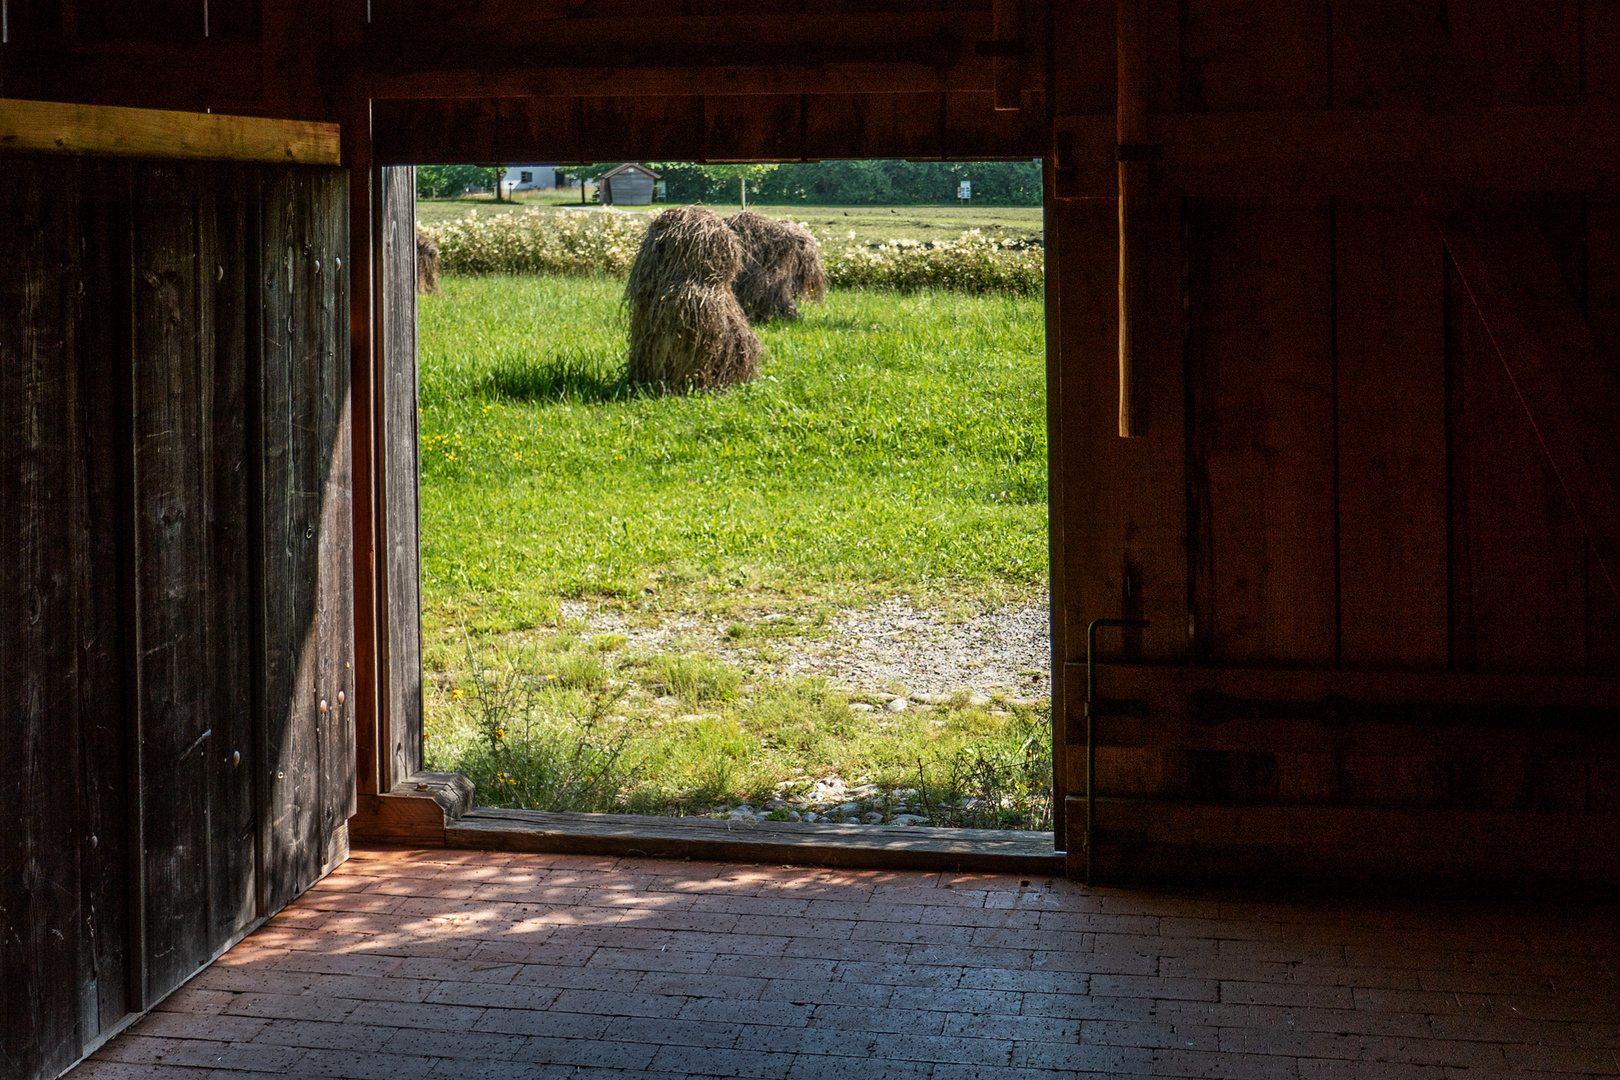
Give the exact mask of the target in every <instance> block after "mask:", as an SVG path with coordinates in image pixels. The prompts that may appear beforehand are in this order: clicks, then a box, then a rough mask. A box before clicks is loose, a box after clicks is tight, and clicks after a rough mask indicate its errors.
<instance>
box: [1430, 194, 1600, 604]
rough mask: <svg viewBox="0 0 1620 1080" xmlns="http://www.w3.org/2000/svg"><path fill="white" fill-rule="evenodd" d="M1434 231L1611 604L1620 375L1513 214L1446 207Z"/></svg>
mask: <svg viewBox="0 0 1620 1080" xmlns="http://www.w3.org/2000/svg"><path fill="white" fill-rule="evenodd" d="M1439 223H1440V229H1441V232H1442V234H1443V235H1444V236H1445V240H1446V248H1447V250H1448V251H1449V253H1450V255H1451V259H1452V262H1453V263H1454V265H1455V266H1456V268H1457V271H1458V277H1459V280H1460V281H1461V283H1462V285H1463V287H1464V288H1465V289H1466V290H1467V294H1468V296H1469V297H1470V299H1471V300H1472V301H1473V305H1474V308H1475V310H1476V311H1477V312H1478V314H1479V318H1480V320H1481V321H1482V322H1483V325H1484V329H1485V331H1486V333H1487V334H1488V335H1489V339H1490V342H1491V345H1492V347H1493V348H1494V351H1495V352H1496V354H1497V355H1498V356H1499V357H1500V358H1501V361H1502V364H1503V366H1504V367H1505V369H1506V371H1507V375H1508V378H1509V379H1510V380H1511V383H1512V386H1513V389H1514V391H1515V392H1516V393H1517V395H1518V398H1519V400H1520V402H1522V404H1523V407H1524V410H1525V412H1526V414H1527V415H1528V417H1529V420H1530V424H1531V426H1532V428H1533V430H1534V433H1535V435H1536V437H1537V438H1538V439H1539V441H1540V443H1541V445H1542V447H1543V448H1544V450H1545V452H1546V456H1547V459H1548V460H1549V461H1550V462H1551V465H1552V468H1553V471H1554V473H1555V474H1556V476H1557V479H1558V482H1559V484H1560V485H1561V487H1562V489H1563V492H1564V494H1565V495H1566V496H1567V497H1568V501H1569V503H1570V505H1571V508H1572V509H1573V511H1574V513H1575V515H1576V517H1577V518H1578V519H1579V520H1580V522H1581V524H1582V526H1583V527H1584V530H1585V533H1586V539H1587V541H1588V543H1589V545H1590V548H1591V553H1592V556H1593V558H1594V559H1595V560H1596V561H1597V563H1598V564H1599V565H1600V566H1601V567H1602V568H1603V570H1604V572H1605V573H1606V574H1607V576H1608V579H1609V583H1610V585H1611V587H1612V588H1613V590H1614V591H1615V593H1616V595H1617V596H1620V439H1617V438H1616V435H1615V431H1614V428H1613V422H1614V418H1615V417H1616V416H1620V365H1616V363H1615V361H1614V358H1613V357H1612V356H1609V355H1606V354H1605V353H1604V352H1603V351H1602V350H1601V349H1600V348H1599V346H1598V344H1597V341H1596V340H1595V338H1594V337H1593V335H1592V332H1591V328H1590V326H1589V325H1588V323H1587V321H1586V316H1585V313H1584V312H1583V311H1582V310H1581V304H1580V302H1579V300H1578V299H1577V297H1576V295H1575V293H1574V292H1572V290H1571V285H1570V282H1569V274H1568V272H1567V271H1566V269H1565V268H1564V267H1561V266H1560V263H1559V260H1558V258H1557V253H1556V252H1555V250H1554V248H1553V246H1552V245H1551V244H1550V243H1549V242H1548V240H1547V239H1546V238H1545V236H1544V235H1543V233H1542V230H1541V229H1540V228H1538V227H1537V225H1536V224H1535V223H1534V222H1532V221H1530V220H1529V219H1528V218H1527V217H1526V216H1525V215H1524V214H1523V213H1522V212H1519V211H1516V210H1508V211H1500V210H1496V211H1492V210H1491V209H1488V208H1485V207H1479V206H1473V207H1466V206H1459V207H1446V208H1445V209H1443V210H1442V211H1441V212H1440V213H1439Z"/></svg>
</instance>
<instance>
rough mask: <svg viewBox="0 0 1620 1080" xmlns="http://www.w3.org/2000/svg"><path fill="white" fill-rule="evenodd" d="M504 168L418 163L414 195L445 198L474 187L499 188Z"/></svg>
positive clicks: (424, 197) (427, 197)
mask: <svg viewBox="0 0 1620 1080" xmlns="http://www.w3.org/2000/svg"><path fill="white" fill-rule="evenodd" d="M505 175H506V170H505V169H492V168H488V167H486V166H483V165H418V166H417V167H416V197H417V198H419V199H446V198H453V197H454V196H457V195H460V194H461V193H462V192H464V191H467V190H469V189H474V188H486V187H488V188H494V189H495V190H496V191H497V192H499V190H500V184H501V177H503V176H505Z"/></svg>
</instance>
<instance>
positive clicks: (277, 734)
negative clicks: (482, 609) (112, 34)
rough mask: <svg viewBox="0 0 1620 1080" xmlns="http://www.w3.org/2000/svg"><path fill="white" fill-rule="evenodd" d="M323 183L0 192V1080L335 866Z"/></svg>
mask: <svg viewBox="0 0 1620 1080" xmlns="http://www.w3.org/2000/svg"><path fill="white" fill-rule="evenodd" d="M346 184H347V179H346V176H345V175H344V174H343V173H341V172H340V171H338V170H319V169H292V168H263V167H255V166H244V165H229V164H221V165H212V164H175V163H156V162H154V163H145V162H133V163H131V162H104V161H79V160H73V159H51V160H32V159H26V158H11V159H8V160H7V161H6V162H5V163H4V166H3V167H0V198H3V199H4V205H6V206H7V207H10V208H14V212H11V213H8V214H6V215H5V216H4V219H3V220H0V265H3V266H4V267H5V273H4V274H3V275H0V424H3V425H4V428H3V429H4V430H5V431H6V432H7V438H6V439H4V440H0V506H3V507H4V513H3V514H0V710H3V713H0V798H3V799H4V800H5V803H6V806H7V813H6V814H5V815H3V816H0V1060H3V1061H4V1062H5V1075H7V1076H13V1075H15V1076H27V1077H33V1076H49V1075H54V1074H55V1073H56V1072H59V1071H60V1070H61V1069H63V1068H65V1067H66V1066H67V1065H69V1064H71V1063H72V1062H73V1061H74V1060H75V1059H77V1058H78V1057H79V1056H80V1055H81V1054H82V1053H83V1052H84V1051H85V1049H86V1048H87V1047H90V1046H92V1045H94V1044H95V1043H96V1042H97V1041H98V1040H99V1039H100V1038H102V1037H103V1036H104V1035H105V1034H106V1033H108V1032H110V1031H111V1030H113V1029H114V1028H116V1027H117V1026H118V1025H119V1024H120V1023H121V1022H122V1021H123V1020H124V1019H125V1018H126V1017H127V1016H128V1015H130V1014H131V1013H133V1012H138V1011H140V1010H141V1009H143V1008H146V1007H148V1006H150V1005H151V1004H152V1003H153V1002H154V1001H156V1000H157V999H158V998H160V997H161V996H162V995H164V994H166V993H167V992H168V991H169V990H171V989H173V988H174V987H175V986H177V985H179V983H181V982H183V981H184V980H185V979H187V978H189V977H190V976H191V975H192V974H193V973H194V972H195V971H196V970H197V969H198V968H199V967H201V966H202V965H204V964H206V963H208V962H209V961H210V960H211V959H212V958H213V956H214V955H216V954H217V952H218V951H219V950H220V949H221V948H223V947H225V946H226V945H228V944H229V943H231V942H233V941H234V940H236V939H237V938H239V937H240V936H241V935H242V934H243V933H244V932H246V931H247V930H248V929H249V928H250V927H251V926H253V925H254V924H255V923H256V921H257V920H258V919H260V918H262V917H263V916H266V915H268V914H270V913H271V912H273V911H274V910H275V909H276V908H277V907H279V906H280V905H282V904H284V903H286V902H287V901H288V900H290V899H292V898H293V897H294V896H296V895H298V893H300V892H302V891H303V890H304V889H305V888H307V887H308V886H309V885H310V884H311V883H312V882H313V881H314V880H316V878H317V877H318V876H319V875H320V874H321V873H322V871H323V870H324V869H325V868H327V867H328V866H329V865H330V863H331V861H332V858H333V856H334V855H335V854H339V855H340V852H341V850H342V848H343V845H344V840H343V837H344V833H343V829H342V826H343V823H344V822H345V821H346V819H347V817H348V816H349V813H350V811H351V809H352V800H353V790H354V779H353V758H354V735H353V724H352V720H351V719H350V717H349V712H350V711H351V710H350V709H349V708H348V707H346V706H343V705H339V704H338V703H337V695H338V692H339V691H340V690H343V689H347V691H348V692H347V694H346V695H345V700H346V701H349V702H352V700H353V679H354V675H353V671H352V668H351V667H350V666H349V665H350V664H351V663H352V644H351V642H352V629H351V623H352V612H351V610H350V609H351V608H352V604H351V602H350V599H349V595H350V590H351V588H352V586H351V574H350V552H351V550H352V546H351V543H350V524H349V520H350V512H351V508H350V505H349V495H348V488H349V458H348V453H349V451H348V432H347V426H346V424H347V420H346V417H347V398H346V391H347V386H348V355H347V353H348V334H347V311H348V309H347V290H346V286H345V284H344V278H343V274H342V272H341V271H339V270H338V269H337V266H336V259H337V257H338V256H340V255H342V254H343V253H344V251H345V249H346V246H347V242H348V221H347V216H346V213H345V201H346V200H345V193H346ZM317 261H319V262H320V263H321V269H320V270H319V271H318V272H317V271H316V270H315V263H316V262H317ZM322 700H327V701H328V702H329V707H328V711H327V712H326V713H322V712H320V708H319V703H320V702H321V701H322Z"/></svg>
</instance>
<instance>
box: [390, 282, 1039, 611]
mask: <svg viewBox="0 0 1620 1080" xmlns="http://www.w3.org/2000/svg"><path fill="white" fill-rule="evenodd" d="M620 289H621V287H620V285H619V283H618V282H616V281H611V280H603V279H594V278H573V279H569V278H556V277H499V276H491V277H478V278H469V277H458V276H453V275H452V276H447V277H446V278H445V281H444V287H443V291H442V293H441V294H439V295H437V296H426V297H422V298H421V303H420V308H419V317H420V323H421V330H420V334H421V364H422V368H421V407H422V418H421V432H422V435H421V439H422V441H421V454H422V457H421V462H422V463H421V469H422V526H423V535H422V571H423V587H424V589H425V590H426V599H427V601H428V604H429V609H430V611H436V612H438V613H439V617H440V618H441V619H442V621H445V622H450V621H453V620H454V618H462V617H467V616H469V615H470V613H472V612H477V616H476V617H477V619H478V620H479V624H480V625H491V626H523V625H533V624H535V623H537V622H543V621H548V620H549V619H550V618H552V615H553V613H554V612H555V610H556V598H557V597H559V596H608V597H626V596H632V595H645V594H644V593H643V590H644V589H648V588H653V589H657V590H660V595H662V594H663V593H666V592H669V591H671V590H687V591H690V590H692V589H698V588H707V587H709V584H714V585H715V586H716V587H720V588H731V587H733V586H732V585H731V584H730V583H732V582H736V581H744V582H748V583H751V586H752V584H757V583H763V584H769V583H772V582H779V583H784V585H785V584H786V583H791V584H792V587H793V588H795V589H806V588H816V589H826V588H841V587H844V586H846V585H849V586H856V587H860V588H866V587H869V586H870V587H881V588H882V589H885V590H895V589H901V588H913V587H944V588H954V587H957V586H964V587H966V586H969V585H971V586H972V587H973V588H976V589H984V588H996V587H1014V588H1023V589H1027V588H1034V587H1038V586H1039V585H1042V584H1044V583H1045V581H1046V405H1045V378H1046V376H1045V350H1044V346H1043V340H1044V334H1043V325H1044V324H1043V319H1042V309H1041V304H1040V302H1039V301H1038V300H1035V299H1015V298H1011V297H1006V296H989V297H964V296H958V295H954V294H949V293H938V292H927V291H920V292H916V293H913V294H907V295H901V294H895V293H857V292H848V291H842V290H834V291H833V292H832V294H831V295H830V296H829V298H828V302H827V304H826V305H825V306H812V307H810V308H809V309H807V311H806V312H805V315H804V319H803V321H802V322H799V323H792V324H784V325H773V326H768V327H764V328H762V329H761V337H762V339H763V342H764V346H765V351H764V353H763V360H762V363H763V367H762V377H761V378H760V379H759V380H758V381H757V382H754V383H750V384H747V385H745V386H742V387H737V388H734V389H733V390H731V391H728V392H727V393H724V394H697V395H691V396H688V397H663V398H661V397H655V396H646V395H641V394H637V393H634V392H632V391H630V390H628V389H627V388H626V387H625V386H624V384H623V382H622V379H621V372H622V368H623V364H624V355H625V330H624V321H623V309H622V306H621V305H620V302H619V295H620ZM681 582H684V583H685V584H680V583H681Z"/></svg>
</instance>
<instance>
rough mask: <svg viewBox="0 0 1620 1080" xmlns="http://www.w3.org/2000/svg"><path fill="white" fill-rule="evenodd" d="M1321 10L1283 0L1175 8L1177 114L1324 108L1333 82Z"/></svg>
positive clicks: (1201, 2) (1208, 0) (1199, 0)
mask: <svg viewBox="0 0 1620 1080" xmlns="http://www.w3.org/2000/svg"><path fill="white" fill-rule="evenodd" d="M1328 7H1329V5H1328V4H1327V3H1325V2H1316V3H1289V2H1285V0H1191V2H1189V3H1185V4H1183V5H1182V19H1181V65H1182V67H1181V71H1182V99H1181V105H1182V107H1183V108H1185V109H1187V110H1189V111H1192V112H1223V111H1230V110H1243V109H1322V108H1327V107H1328V106H1329V104H1330V103H1331V101H1332V77H1333V74H1332V73H1333V65H1332V44H1331V40H1332V39H1331V31H1330V20H1329V13H1328Z"/></svg>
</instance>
